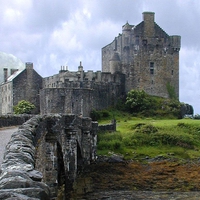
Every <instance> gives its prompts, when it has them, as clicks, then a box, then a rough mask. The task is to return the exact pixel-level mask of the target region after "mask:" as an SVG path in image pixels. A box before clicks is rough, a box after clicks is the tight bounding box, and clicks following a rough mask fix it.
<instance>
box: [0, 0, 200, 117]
mask: <svg viewBox="0 0 200 200" xmlns="http://www.w3.org/2000/svg"><path fill="white" fill-rule="evenodd" d="M0 5H1V6H0V19H1V20H0V41H1V45H0V51H1V52H5V53H9V54H13V55H15V56H16V57H18V58H19V59H21V60H22V61H23V62H33V63H34V68H35V70H36V71H37V72H38V73H39V74H41V75H42V76H43V77H46V76H50V75H53V74H56V73H58V71H59V70H60V66H61V65H62V66H63V65H65V66H66V65H67V66H68V69H69V70H71V71H76V70H77V67H78V65H79V62H80V61H82V63H83V66H84V70H86V71H87V70H94V71H96V70H101V48H102V47H104V46H105V45H107V44H108V43H110V42H112V40H113V39H114V37H115V36H117V35H118V34H119V33H121V28H122V25H124V24H125V23H126V22H127V21H128V22H129V23H130V24H133V25H137V24H139V23H140V22H141V21H142V12H144V11H152V12H155V21H156V23H157V24H158V25H159V26H160V27H161V28H162V29H164V30H165V31H166V32H167V33H168V34H169V35H181V51H180V101H181V102H185V103H189V104H191V105H193V107H194V109H195V113H199V114H200V105H199V98H200V28H199V20H200V1H199V0H73V1H72V0H51V1H49V0H14V1H13V0H6V1H5V0H0Z"/></svg>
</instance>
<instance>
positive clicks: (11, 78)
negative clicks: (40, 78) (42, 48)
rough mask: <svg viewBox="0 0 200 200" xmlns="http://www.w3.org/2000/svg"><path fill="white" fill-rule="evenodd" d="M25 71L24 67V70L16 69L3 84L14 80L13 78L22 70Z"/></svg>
mask: <svg viewBox="0 0 200 200" xmlns="http://www.w3.org/2000/svg"><path fill="white" fill-rule="evenodd" d="M23 71H24V69H23V70H17V71H15V72H14V73H13V74H12V75H10V76H9V77H8V78H7V79H6V82H5V81H4V82H3V83H2V84H4V83H7V82H11V81H13V79H14V78H15V77H17V76H18V75H19V74H20V73H21V72H23Z"/></svg>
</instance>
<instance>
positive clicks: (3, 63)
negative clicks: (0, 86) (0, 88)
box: [0, 52, 25, 83]
mask: <svg viewBox="0 0 200 200" xmlns="http://www.w3.org/2000/svg"><path fill="white" fill-rule="evenodd" d="M3 68H8V76H10V69H24V68H25V64H24V63H23V62H22V61H21V60H20V59H19V58H17V57H15V56H14V55H12V54H7V53H4V52H0V83H2V82H3V81H4V80H3V79H4V74H3Z"/></svg>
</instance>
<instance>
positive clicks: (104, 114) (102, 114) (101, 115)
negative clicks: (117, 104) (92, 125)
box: [90, 110, 111, 121]
mask: <svg viewBox="0 0 200 200" xmlns="http://www.w3.org/2000/svg"><path fill="white" fill-rule="evenodd" d="M110 116H111V114H110V112H109V111H108V110H99V111H98V110H92V111H91V113H90V117H91V118H92V120H93V121H98V120H101V119H105V118H109V117H110Z"/></svg>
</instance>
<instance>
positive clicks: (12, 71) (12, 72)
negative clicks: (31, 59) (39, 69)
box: [10, 69, 18, 75]
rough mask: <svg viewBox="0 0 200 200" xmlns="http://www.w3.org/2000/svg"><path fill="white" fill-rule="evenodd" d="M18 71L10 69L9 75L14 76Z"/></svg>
mask: <svg viewBox="0 0 200 200" xmlns="http://www.w3.org/2000/svg"><path fill="white" fill-rule="evenodd" d="M16 71H18V69H10V75H12V74H14V73H15V72H16Z"/></svg>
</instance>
